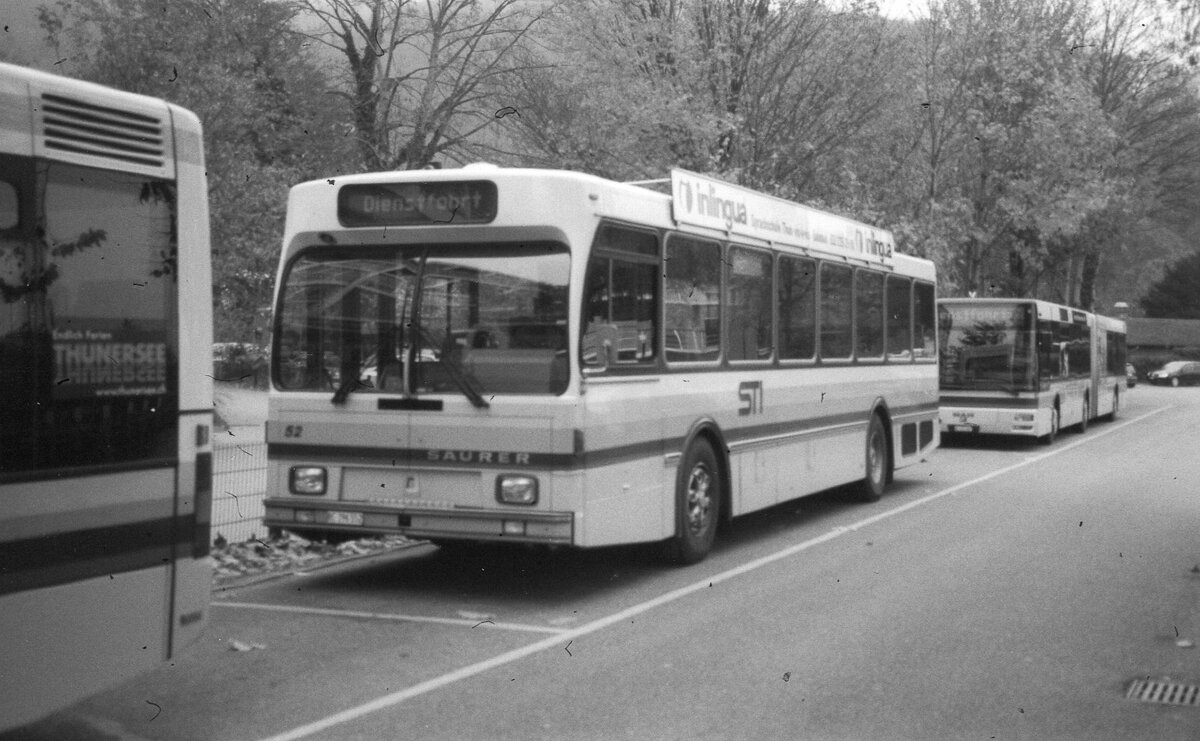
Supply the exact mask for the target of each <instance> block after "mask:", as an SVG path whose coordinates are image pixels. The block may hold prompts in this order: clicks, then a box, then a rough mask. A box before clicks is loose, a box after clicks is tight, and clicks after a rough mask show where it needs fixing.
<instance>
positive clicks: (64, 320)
mask: <svg viewBox="0 0 1200 741" xmlns="http://www.w3.org/2000/svg"><path fill="white" fill-rule="evenodd" d="M5 159H6V161H5V162H3V163H0V164H4V165H5V166H8V165H10V164H11V165H12V166H13V170H11V171H16V172H19V173H23V179H21V181H20V183H19V188H20V192H19V195H20V196H21V197H22V198H23V199H36V200H31V202H32V203H33V204H34V206H35V212H36V213H37V214H38V221H43V222H44V224H45V229H44V232H41V233H39V232H35V231H34V230H33V229H31V228H29V229H27V228H20V229H13V230H9V231H7V232H4V233H2V234H0V298H2V300H3V305H2V306H0V386H2V387H3V388H4V390H5V393H4V394H3V395H0V420H3V422H2V424H0V473H5V474H10V473H20V472H28V471H32V470H54V469H60V468H64V467H68V466H86V465H105V464H125V463H131V462H141V461H151V460H157V459H161V460H163V461H169V460H170V459H171V458H172V457H173V456H174V455H175V454H176V442H175V440H176V431H175V430H176V416H177V411H178V392H177V389H176V378H175V377H176V352H177V344H178V341H177V338H176V332H175V331H174V326H175V316H176V315H175V300H176V299H175V297H176V285H175V280H176V275H175V250H176V238H175V226H174V225H175V191H174V187H173V186H172V185H171V184H169V183H166V182H162V181H157V180H149V179H147V178H145V177H141V176H135V175H125V174H117V173H113V172H101V171H98V170H91V169H87V168H82V167H76V166H69V165H64V164H57V163H46V162H33V161H31V160H28V159H25V160H20V161H15V162H12V163H10V162H8V161H7V160H8V159H9V158H5ZM11 159H13V160H16V159H17V158H11Z"/></svg>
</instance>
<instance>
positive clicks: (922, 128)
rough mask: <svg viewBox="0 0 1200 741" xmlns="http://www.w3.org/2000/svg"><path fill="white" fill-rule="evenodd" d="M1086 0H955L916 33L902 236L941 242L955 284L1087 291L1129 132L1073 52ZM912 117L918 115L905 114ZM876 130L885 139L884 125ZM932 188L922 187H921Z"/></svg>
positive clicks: (1058, 294) (1063, 293)
mask: <svg viewBox="0 0 1200 741" xmlns="http://www.w3.org/2000/svg"><path fill="white" fill-rule="evenodd" d="M1083 13H1084V10H1083V5H1082V4H1081V3H1077V2H1076V1H1075V0H1038V2H1016V1H1015V0H942V1H936V0H935V2H931V4H930V15H929V17H928V18H925V19H922V20H919V21H917V22H916V23H915V24H914V28H913V30H912V31H911V37H912V38H913V39H914V41H915V42H916V43H915V44H914V47H913V49H914V51H913V57H914V58H911V59H910V60H909V61H907V63H906V64H905V68H906V69H907V70H909V74H911V75H912V82H911V83H910V85H909V89H915V90H920V91H921V93H922V95H923V97H922V99H919V100H914V99H913V98H912V97H911V96H909V97H908V98H907V101H908V106H907V108H906V109H904V110H898V111H896V119H897V121H899V122H901V124H899V125H898V126H897V133H898V134H899V136H898V137H895V138H898V140H899V141H903V142H911V145H909V146H908V147H907V148H906V149H899V150H898V152H897V153H898V155H899V156H900V157H901V159H900V160H899V161H898V163H897V164H896V165H895V166H893V167H892V168H888V169H889V170H891V171H892V172H895V173H896V174H897V178H898V179H899V180H900V181H901V183H903V184H905V185H902V186H901V188H900V191H901V192H902V193H904V194H905V195H904V200H905V201H906V202H907V207H906V208H902V207H901V206H903V205H904V204H902V203H897V204H896V205H895V206H893V208H894V209H895V210H896V211H898V212H899V214H898V216H899V217H900V218H901V219H902V224H903V228H902V230H901V234H902V235H905V236H907V235H908V234H911V235H913V236H917V237H919V238H922V239H928V240H930V241H931V242H933V243H934V244H936V245H938V249H937V251H936V252H935V253H934V254H932V255H931V256H934V257H936V258H938V259H939V262H940V267H941V268H942V271H943V280H944V284H945V285H944V288H946V289H948V291H947V292H951V293H953V292H962V293H977V294H992V295H1018V296H1026V295H1028V296H1046V297H1049V298H1055V299H1058V300H1062V301H1066V302H1074V301H1076V300H1077V296H1078V281H1077V280H1076V279H1075V277H1074V276H1076V275H1077V273H1078V260H1079V256H1078V254H1077V252H1078V249H1079V245H1080V235H1081V234H1082V233H1083V231H1084V229H1085V226H1086V224H1087V223H1088V220H1089V218H1090V217H1091V216H1092V215H1093V214H1095V213H1097V212H1099V211H1101V210H1103V209H1104V208H1105V207H1106V206H1107V205H1108V203H1109V201H1110V200H1111V199H1112V198H1113V197H1114V192H1115V189H1116V186H1115V184H1114V183H1113V182H1111V181H1110V180H1109V179H1108V178H1106V177H1104V174H1105V173H1106V172H1108V171H1110V170H1111V161H1112V158H1113V152H1114V150H1115V147H1116V143H1117V139H1116V137H1115V135H1114V133H1113V131H1112V129H1111V127H1110V126H1109V124H1108V121H1107V120H1106V119H1105V117H1104V115H1103V112H1102V110H1101V109H1100V107H1099V105H1098V104H1097V102H1096V100H1095V98H1094V96H1093V95H1092V93H1091V91H1090V89H1089V85H1088V84H1087V81H1086V78H1085V77H1084V76H1083V75H1082V74H1081V72H1080V69H1079V63H1078V60H1077V59H1075V57H1074V56H1073V52H1074V51H1076V50H1075V49H1074V47H1075V46H1076V45H1077V44H1076V43H1075V42H1076V41H1077V40H1078V38H1079V36H1078V34H1079V28H1080V24H1081V21H1082V19H1083V18H1084V17H1085V16H1084V14H1083ZM905 122H906V123H905ZM877 138H883V137H882V135H881V136H879V137H877ZM918 187H919V190H917V188H918Z"/></svg>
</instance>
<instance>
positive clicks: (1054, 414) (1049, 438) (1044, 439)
mask: <svg viewBox="0 0 1200 741" xmlns="http://www.w3.org/2000/svg"><path fill="white" fill-rule="evenodd" d="M1056 437H1058V405H1057V404H1056V405H1054V406H1052V407H1050V432H1048V433H1046V434H1045V435H1042V436H1041V437H1040V438H1038V442H1040V443H1041V444H1042V445H1049V444H1050V443H1052V442H1054V438H1056Z"/></svg>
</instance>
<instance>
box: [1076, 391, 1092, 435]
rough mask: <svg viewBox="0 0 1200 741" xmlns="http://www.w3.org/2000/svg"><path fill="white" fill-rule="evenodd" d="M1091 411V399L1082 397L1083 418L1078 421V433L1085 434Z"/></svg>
mask: <svg viewBox="0 0 1200 741" xmlns="http://www.w3.org/2000/svg"><path fill="white" fill-rule="evenodd" d="M1091 411H1092V402H1091V399H1089V398H1088V397H1086V396H1085V397H1083V418H1082V419H1080V420H1079V433H1080V434H1083V433H1085V432H1087V428H1088V421H1089V420H1088V415H1089V414H1090V413H1091Z"/></svg>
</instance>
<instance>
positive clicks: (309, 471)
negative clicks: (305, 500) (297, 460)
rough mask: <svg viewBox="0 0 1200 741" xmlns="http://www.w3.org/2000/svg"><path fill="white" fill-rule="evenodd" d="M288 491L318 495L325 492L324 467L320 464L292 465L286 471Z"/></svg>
mask: <svg viewBox="0 0 1200 741" xmlns="http://www.w3.org/2000/svg"><path fill="white" fill-rule="evenodd" d="M288 491H290V492H291V493H293V494H307V495H310V496H314V495H315V496H319V495H321V494H324V493H325V469H324V468H322V467H320V466H292V467H291V469H290V470H289V471H288Z"/></svg>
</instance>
